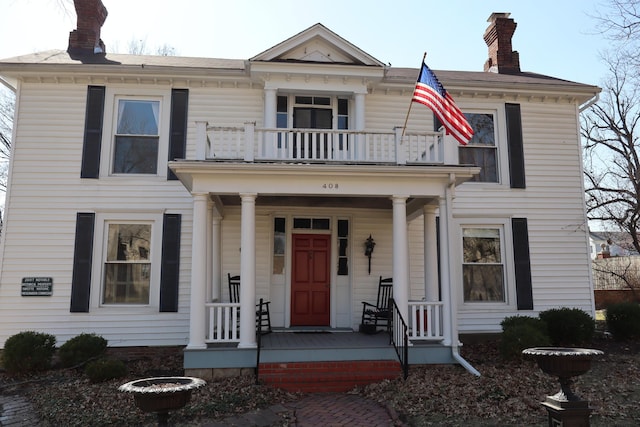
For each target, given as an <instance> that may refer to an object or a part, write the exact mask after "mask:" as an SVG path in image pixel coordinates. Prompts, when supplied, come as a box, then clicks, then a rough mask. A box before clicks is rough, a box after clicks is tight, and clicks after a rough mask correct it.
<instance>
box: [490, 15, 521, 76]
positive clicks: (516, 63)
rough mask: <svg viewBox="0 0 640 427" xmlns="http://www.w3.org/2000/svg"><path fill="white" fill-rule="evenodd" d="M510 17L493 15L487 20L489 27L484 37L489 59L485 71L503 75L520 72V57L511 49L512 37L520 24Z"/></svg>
mask: <svg viewBox="0 0 640 427" xmlns="http://www.w3.org/2000/svg"><path fill="white" fill-rule="evenodd" d="M509 15H510V13H492V14H491V16H490V17H489V19H487V22H489V27H487V30H486V31H485V32H484V36H483V37H484V41H485V43H487V46H488V47H489V59H487V62H485V63H484V71H489V72H492V73H503V74H516V73H519V72H520V55H519V54H518V52H517V51H514V50H512V48H511V37H513V33H514V32H515V31H516V26H517V25H518V24H516V23H515V22H514V20H513V19H511V18H509Z"/></svg>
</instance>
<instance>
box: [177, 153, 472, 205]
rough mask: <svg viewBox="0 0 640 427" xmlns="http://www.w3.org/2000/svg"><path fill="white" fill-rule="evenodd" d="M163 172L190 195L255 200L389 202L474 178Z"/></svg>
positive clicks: (181, 168) (188, 168) (206, 169)
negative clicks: (257, 196) (375, 199)
mask: <svg viewBox="0 0 640 427" xmlns="http://www.w3.org/2000/svg"><path fill="white" fill-rule="evenodd" d="M169 167H170V168H171V170H172V171H173V172H174V173H175V174H176V175H177V176H178V178H179V179H180V181H181V182H182V183H183V185H184V186H185V187H186V188H187V190H189V191H190V192H194V193H215V194H218V195H224V194H232V195H235V194H238V193H258V194H260V195H261V196H262V195H265V196H268V195H272V196H301V195H302V196H305V195H307V196H322V197H390V196H392V195H405V196H407V197H408V198H412V197H413V198H416V197H418V198H419V197H434V196H443V195H444V190H445V188H446V187H447V186H449V185H456V186H457V185H460V184H462V183H463V182H466V181H468V180H469V179H471V178H472V177H473V176H474V175H476V174H478V173H479V171H480V168H478V167H475V166H468V165H446V166H442V165H420V166H418V165H401V166H398V165H393V166H392V165H378V164H373V165H371V164H367V165H353V164H305V163H296V164H289V163H286V164H281V163H247V162H238V161H212V160H176V161H172V162H169Z"/></svg>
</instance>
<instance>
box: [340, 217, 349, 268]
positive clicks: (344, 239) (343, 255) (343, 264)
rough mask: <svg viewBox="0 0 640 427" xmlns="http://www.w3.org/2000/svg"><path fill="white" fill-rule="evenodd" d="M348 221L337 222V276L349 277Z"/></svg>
mask: <svg viewBox="0 0 640 427" xmlns="http://www.w3.org/2000/svg"><path fill="white" fill-rule="evenodd" d="M348 245H349V221H348V220H346V219H339V220H338V276H348V275H349V251H348V250H347V246H348Z"/></svg>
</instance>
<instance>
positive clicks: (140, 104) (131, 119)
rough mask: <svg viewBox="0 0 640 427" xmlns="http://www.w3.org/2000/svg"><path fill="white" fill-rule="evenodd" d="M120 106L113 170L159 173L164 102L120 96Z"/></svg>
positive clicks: (115, 171) (118, 172) (117, 172)
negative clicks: (162, 103) (161, 117)
mask: <svg viewBox="0 0 640 427" xmlns="http://www.w3.org/2000/svg"><path fill="white" fill-rule="evenodd" d="M117 108H118V110H117V123H116V132H115V137H114V138H115V140H114V153H113V173H116V174H151V175H155V174H157V171H158V145H159V139H160V133H159V129H160V102H159V101H155V100H138V99H119V100H118V104H117Z"/></svg>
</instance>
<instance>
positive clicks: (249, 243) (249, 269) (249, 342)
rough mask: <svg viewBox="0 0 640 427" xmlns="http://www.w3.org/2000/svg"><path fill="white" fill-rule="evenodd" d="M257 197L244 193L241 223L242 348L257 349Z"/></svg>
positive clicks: (241, 196) (241, 195)
mask: <svg viewBox="0 0 640 427" xmlns="http://www.w3.org/2000/svg"><path fill="white" fill-rule="evenodd" d="M256 196H257V194H255V193H242V194H240V198H241V200H242V209H241V212H242V213H241V215H242V218H241V222H240V227H241V230H240V245H241V246H240V280H241V285H240V343H239V344H238V347H240V348H247V347H248V348H252V347H256V346H257V344H256Z"/></svg>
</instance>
